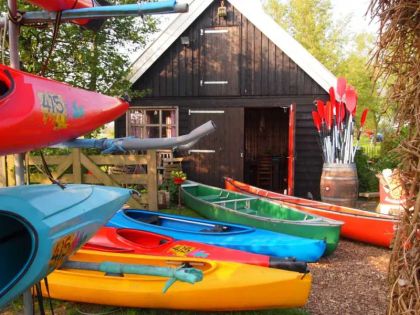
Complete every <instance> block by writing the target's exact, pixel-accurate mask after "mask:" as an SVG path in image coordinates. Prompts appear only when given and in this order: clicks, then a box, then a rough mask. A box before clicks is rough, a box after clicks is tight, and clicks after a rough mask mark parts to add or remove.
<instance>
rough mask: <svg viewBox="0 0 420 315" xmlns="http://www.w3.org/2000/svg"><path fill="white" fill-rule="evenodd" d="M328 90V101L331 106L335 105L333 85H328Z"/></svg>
mask: <svg viewBox="0 0 420 315" xmlns="http://www.w3.org/2000/svg"><path fill="white" fill-rule="evenodd" d="M329 92H330V102H331V104H332V106H334V107H335V106H336V101H335V91H334V88H333V87H330V90H329Z"/></svg>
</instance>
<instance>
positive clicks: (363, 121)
mask: <svg viewBox="0 0 420 315" xmlns="http://www.w3.org/2000/svg"><path fill="white" fill-rule="evenodd" d="M368 112H369V110H368V109H367V108H366V109H365V110H364V111H363V113H362V117H361V118H360V127H363V126H364V125H365V122H366V117H367V114H368Z"/></svg>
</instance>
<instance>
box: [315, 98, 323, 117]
mask: <svg viewBox="0 0 420 315" xmlns="http://www.w3.org/2000/svg"><path fill="white" fill-rule="evenodd" d="M316 107H317V108H318V114H319V117H320V119H321V121H323V120H325V109H324V102H323V101H321V100H317V101H316Z"/></svg>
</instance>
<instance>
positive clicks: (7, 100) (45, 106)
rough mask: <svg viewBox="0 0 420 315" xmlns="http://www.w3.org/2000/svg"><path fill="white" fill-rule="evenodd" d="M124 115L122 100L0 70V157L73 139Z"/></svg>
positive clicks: (30, 75)
mask: <svg viewBox="0 0 420 315" xmlns="http://www.w3.org/2000/svg"><path fill="white" fill-rule="evenodd" d="M127 109H128V103H127V102H125V101H124V100H122V99H119V98H116V97H111V96H106V95H102V94H99V93H96V92H92V91H86V90H83V89H79V88H75V87H72V86H71V85H68V84H65V83H62V82H57V81H54V80H50V79H46V78H43V77H40V76H36V75H33V74H30V73H26V72H23V71H18V70H15V69H12V68H10V67H7V66H5V65H2V64H0V139H1V141H0V155H6V154H10V153H20V152H25V151H29V150H33V149H39V148H42V147H46V146H49V145H53V144H56V143H60V142H63V141H68V140H71V139H74V138H77V137H79V136H81V135H83V134H85V133H88V132H90V131H92V130H95V129H96V128H98V127H100V126H102V125H103V124H105V123H108V122H110V121H113V120H115V119H116V118H118V117H119V116H121V115H122V114H124V113H125V112H126V110H127Z"/></svg>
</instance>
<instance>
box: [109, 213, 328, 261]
mask: <svg viewBox="0 0 420 315" xmlns="http://www.w3.org/2000/svg"><path fill="white" fill-rule="evenodd" d="M107 226H109V227H116V228H129V229H137V230H142V231H148V232H152V233H158V234H161V235H167V236H170V237H172V238H174V239H176V240H184V241H193V242H200V243H205V244H210V245H216V246H222V247H226V248H231V249H236V250H242V251H247V252H251V253H256V254H262V255H269V256H274V257H278V258H295V259H297V260H300V261H306V262H315V261H317V260H319V258H320V257H321V256H322V254H323V253H324V251H325V246H326V244H325V242H324V241H322V240H312V239H308V238H303V237H296V236H292V235H287V234H282V233H276V232H272V231H267V230H263V229H256V228H254V227H250V226H245V225H239V224H232V223H226V222H220V221H210V220H205V219H198V218H191V217H186V216H181V215H173V214H165V213H157V212H153V211H145V210H138V209H125V210H120V211H118V212H117V213H116V214H115V215H114V216H113V217H112V218H111V220H109V222H108V223H107Z"/></svg>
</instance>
